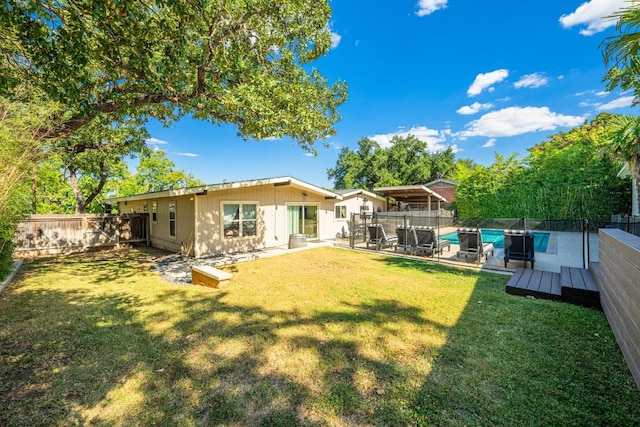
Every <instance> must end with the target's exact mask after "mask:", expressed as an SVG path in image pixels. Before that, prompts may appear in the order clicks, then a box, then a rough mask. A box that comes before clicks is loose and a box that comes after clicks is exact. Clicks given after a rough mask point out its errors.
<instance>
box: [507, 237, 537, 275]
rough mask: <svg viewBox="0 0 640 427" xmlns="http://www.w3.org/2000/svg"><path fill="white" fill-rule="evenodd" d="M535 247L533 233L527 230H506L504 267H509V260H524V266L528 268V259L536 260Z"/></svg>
mask: <svg viewBox="0 0 640 427" xmlns="http://www.w3.org/2000/svg"><path fill="white" fill-rule="evenodd" d="M535 256H536V254H535V248H534V245H533V234H532V233H531V232H530V231H525V230H504V268H507V263H508V262H509V260H514V259H515V260H520V261H524V268H527V261H530V262H531V269H532V270H533V263H534V262H535Z"/></svg>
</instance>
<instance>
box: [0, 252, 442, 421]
mask: <svg viewBox="0 0 640 427" xmlns="http://www.w3.org/2000/svg"><path fill="white" fill-rule="evenodd" d="M71 262H72V261H69V263H68V264H67V262H66V261H63V262H62V264H61V265H60V266H56V267H55V269H56V270H64V269H66V268H70V267H71ZM100 262H101V261H99V260H95V261H94V263H93V265H92V266H89V265H83V264H75V265H73V270H74V271H76V272H80V274H84V273H89V271H94V270H93V269H94V268H96V267H98V268H99V269H100V270H101V274H100V277H99V278H98V279H97V280H96V281H95V283H96V285H100V284H101V283H107V282H108V281H111V280H114V278H117V279H119V280H121V279H122V278H127V277H129V276H131V275H134V274H136V272H137V271H138V267H136V266H135V265H133V264H132V263H131V261H130V260H122V261H121V262H118V263H116V264H114V265H110V264H105V265H101V264H99V263H100ZM109 262H110V263H111V262H113V260H111V261H109ZM95 263H98V264H95ZM46 270H47V269H46V268H45V267H43V266H42V265H37V264H36V265H33V266H31V267H30V268H29V269H28V271H27V272H25V273H24V274H25V275H26V276H28V277H31V278H32V279H33V278H37V276H38V275H39V274H40V273H44V272H45V271H46ZM18 286H19V285H18ZM18 290H19V292H15V293H13V292H12V293H11V296H10V297H9V298H5V301H4V304H2V301H1V300H0V313H3V312H4V313H3V314H2V315H0V319H1V322H2V323H4V325H5V326H3V327H1V328H0V356H1V359H2V360H3V364H2V366H0V408H1V409H0V424H2V425H31V426H34V425H58V424H59V425H62V424H65V425H73V424H82V425H83V424H88V423H92V424H97V425H113V424H117V425H141V424H142V425H185V424H196V425H227V424H234V423H236V424H238V425H283V426H284V425H287V426H295V425H324V424H325V422H324V419H323V418H324V417H325V416H326V417H331V418H332V419H334V420H342V421H341V422H344V423H346V424H367V423H374V424H380V423H398V422H400V423H403V422H405V421H407V418H406V414H403V413H402V410H401V408H400V407H399V406H398V405H397V404H394V403H393V400H394V399H395V398H396V396H394V394H393V393H394V392H393V391H394V390H402V389H403V384H404V383H405V382H406V381H407V380H408V378H407V370H406V369H404V367H402V366H399V365H398V364H397V363H395V362H394V361H393V360H390V359H388V358H387V357H373V356H368V355H366V354H363V351H362V349H361V348H360V345H359V343H358V342H356V340H355V339H350V338H349V337H350V335H349V334H344V335H343V336H342V337H338V338H336V337H335V336H332V335H331V334H329V333H324V334H323V330H324V331H327V330H329V329H336V328H337V329H344V330H346V331H353V330H355V329H357V328H358V327H359V326H362V325H364V326H371V325H375V328H376V329H377V330H379V331H381V333H380V335H379V336H378V337H373V339H380V342H379V350H380V351H384V350H385V348H386V347H387V346H386V344H385V342H384V341H383V340H382V339H383V337H384V336H385V335H388V334H390V333H393V325H394V323H395V322H408V323H411V324H415V325H425V319H424V318H423V317H422V316H421V315H420V310H419V309H417V308H416V307H411V306H405V305H403V304H400V303H398V302H397V301H390V300H376V301H373V302H371V303H363V304H356V305H354V304H343V307H342V308H343V309H344V310H342V308H341V309H339V310H337V311H324V312H320V313H316V314H313V315H309V314H301V313H299V312H295V311H293V312H290V311H278V310H265V308H264V307H259V306H247V305H242V306H233V305H229V304H227V303H225V302H224V301H223V300H224V299H225V296H226V293H225V292H218V291H216V292H213V291H212V293H211V294H209V295H208V296H207V298H203V295H202V294H201V293H200V294H197V295H196V296H195V297H194V298H185V294H184V292H183V290H182V289H176V288H173V289H171V288H169V289H168V288H166V287H159V288H158V292H157V294H155V297H154V298H155V299H156V300H157V301H171V302H172V309H171V310H170V311H159V312H156V313H141V311H139V310H138V308H139V307H141V306H148V305H150V304H153V302H154V301H149V300H148V297H147V299H145V300H144V301H143V300H142V299H141V298H140V297H135V296H133V295H132V294H130V293H117V292H116V293H105V294H104V295H89V294H88V292H86V291H82V290H75V289H69V290H67V291H60V290H37V291H33V290H28V289H19V288H18ZM8 303H10V304H11V306H13V307H25V308H28V309H25V310H8V308H9V307H8V306H7V304H8ZM176 318H180V320H177V321H176ZM165 324H166V325H167V326H166V327H162V326H158V328H157V329H156V328H154V327H153V326H155V325H165ZM150 325H152V326H150ZM429 326H430V327H432V328H436V329H441V328H442V327H441V326H440V325H438V324H432V325H429ZM308 328H311V330H313V332H312V333H306V332H305V331H308V330H309V329H308ZM297 330H300V331H302V332H301V333H293V334H292V335H290V336H284V335H283V333H284V332H287V331H288V332H287V333H289V332H291V331H297ZM421 352H424V353H431V352H433V349H430V348H425V349H423V350H421ZM292 354H294V355H299V359H295V358H293V359H292V360H291V361H290V362H288V364H284V365H281V364H279V363H280V362H281V361H280V360H279V359H280V358H279V355H282V356H283V357H284V356H286V358H290V357H291V355H292ZM307 358H312V359H316V360H317V363H314V364H313V366H306V363H307V362H306V359H307ZM298 362H299V365H297V363H298ZM298 369H299V370H301V372H296V371H297V370H298ZM305 370H308V371H309V373H311V374H313V375H317V377H316V378H312V379H309V378H303V376H302V375H303V372H304V371H305ZM363 373H366V375H368V376H369V377H370V379H368V380H367V379H365V381H371V384H372V385H371V386H370V387H369V388H367V387H366V385H365V386H363V385H362V384H358V383H357V381H356V378H357V377H358V375H362V374H363ZM363 387H364V390H363Z"/></svg>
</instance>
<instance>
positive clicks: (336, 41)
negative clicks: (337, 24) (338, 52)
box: [330, 31, 342, 49]
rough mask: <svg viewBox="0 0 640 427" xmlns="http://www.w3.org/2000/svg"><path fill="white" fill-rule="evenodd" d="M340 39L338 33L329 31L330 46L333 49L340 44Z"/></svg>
mask: <svg viewBox="0 0 640 427" xmlns="http://www.w3.org/2000/svg"><path fill="white" fill-rule="evenodd" d="M340 40H342V36H341V35H340V34H338V33H334V32H333V31H331V48H330V49H335V48H336V47H338V45H339V44H340Z"/></svg>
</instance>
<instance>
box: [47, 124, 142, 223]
mask: <svg viewBox="0 0 640 427" xmlns="http://www.w3.org/2000/svg"><path fill="white" fill-rule="evenodd" d="M101 119H102V116H98V117H96V118H95V119H93V120H92V121H91V122H90V123H88V124H87V125H85V126H83V127H82V128H80V129H79V130H77V131H76V132H74V133H73V135H71V136H70V137H68V138H65V139H63V140H60V141H58V142H57V143H56V144H55V145H54V146H53V147H52V148H51V149H50V150H49V153H50V156H49V157H50V159H51V160H53V159H52V158H54V159H55V158H57V160H58V162H59V163H60V164H61V165H62V167H63V170H64V175H65V177H66V178H67V180H68V183H69V186H70V189H71V191H72V193H73V196H74V200H75V213H77V214H82V213H84V212H85V210H86V208H87V207H88V206H89V205H91V203H92V202H93V200H94V199H95V198H96V197H97V196H98V195H99V194H100V193H101V192H102V190H103V188H104V186H105V184H106V183H107V180H108V178H109V177H110V176H112V175H113V174H114V171H118V170H119V169H121V167H120V166H121V164H122V162H123V160H124V158H125V157H126V156H132V157H133V156H134V155H135V154H137V153H139V152H141V151H142V150H143V148H144V147H145V138H146V137H147V136H148V134H147V131H146V129H145V128H144V127H143V126H142V123H141V122H140V120H137V119H135V118H133V117H128V118H126V119H125V120H123V121H122V122H119V123H109V122H105V121H103V120H101Z"/></svg>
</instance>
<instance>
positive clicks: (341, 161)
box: [327, 135, 454, 190]
mask: <svg viewBox="0 0 640 427" xmlns="http://www.w3.org/2000/svg"><path fill="white" fill-rule="evenodd" d="M453 170H454V153H453V150H452V149H451V148H449V149H447V150H444V151H442V152H437V153H433V154H430V153H429V152H428V151H427V144H426V143H425V142H424V141H421V140H420V139H418V138H416V137H415V136H413V135H409V136H407V137H400V136H394V137H393V139H392V140H391V146H390V147H389V148H382V147H380V144H378V143H377V142H376V141H374V140H372V139H369V138H363V139H361V140H360V141H359V142H358V150H357V151H356V152H353V151H352V150H351V149H349V148H348V147H344V148H343V149H342V151H341V152H340V155H339V157H338V160H337V162H336V166H335V167H334V168H330V169H329V170H327V176H328V177H329V179H333V180H334V186H335V188H338V189H346V188H364V189H368V190H373V188H374V187H386V186H394V185H412V184H424V183H426V182H429V181H431V180H433V179H435V178H437V177H438V173H440V174H442V175H448V174H449V173H450V172H452V171H453Z"/></svg>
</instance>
